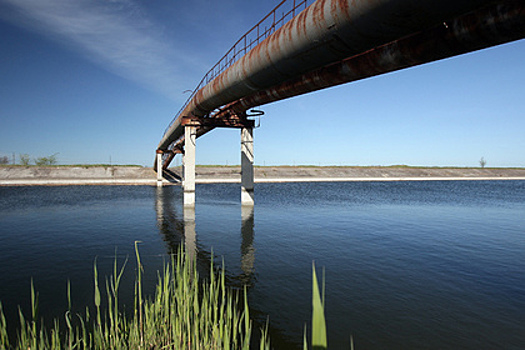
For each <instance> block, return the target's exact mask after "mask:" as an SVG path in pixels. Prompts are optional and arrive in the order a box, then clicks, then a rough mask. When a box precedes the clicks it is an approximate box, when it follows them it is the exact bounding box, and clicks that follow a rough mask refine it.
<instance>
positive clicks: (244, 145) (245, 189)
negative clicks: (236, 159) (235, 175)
mask: <svg viewBox="0 0 525 350" xmlns="http://www.w3.org/2000/svg"><path fill="white" fill-rule="evenodd" d="M253 159H254V157H253V128H242V129H241V205H254V204H255V200H254V195H253V187H254V186H253V184H254V179H253Z"/></svg>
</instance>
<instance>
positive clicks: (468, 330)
mask: <svg viewBox="0 0 525 350" xmlns="http://www.w3.org/2000/svg"><path fill="white" fill-rule="evenodd" d="M181 198H182V196H181V190H180V187H176V186H172V187H165V188H162V189H157V188H154V187H148V186H136V187H134V186H127V187H126V186H122V187H120V186H71V187H67V186H66V187H0V300H1V301H2V304H3V308H4V311H5V313H6V314H7V316H8V318H9V322H10V324H12V325H13V324H15V323H16V320H17V305H20V307H21V308H22V310H23V311H24V312H25V313H26V315H29V313H30V306H29V301H30V285H31V279H32V280H33V283H34V285H35V289H36V290H37V291H38V292H39V300H40V314H41V316H43V317H45V318H47V319H50V318H51V317H57V316H58V317H62V315H63V313H64V311H65V310H66V308H67V297H66V295H67V294H66V289H67V283H68V281H70V283H71V291H72V296H73V308H74V309H75V308H76V309H77V310H78V311H82V310H83V308H84V307H85V305H92V304H93V302H92V300H93V266H94V263H95V260H96V264H97V266H98V269H99V275H101V276H104V275H109V274H110V273H111V271H112V268H113V263H114V261H115V259H116V260H117V261H118V263H119V264H124V262H125V260H126V256H129V261H128V262H127V266H126V270H125V271H126V272H125V275H124V279H125V280H124V284H123V286H122V290H121V291H122V298H123V300H124V302H125V303H127V304H128V305H130V304H131V303H132V299H133V279H134V275H135V269H136V264H135V262H134V242H135V241H141V243H140V244H139V247H140V253H141V256H142V259H143V263H144V264H145V270H146V271H145V272H146V283H147V287H146V289H147V290H148V291H149V292H151V291H152V290H153V286H154V283H155V280H156V273H155V271H156V270H157V269H161V268H162V265H163V264H164V263H165V262H166V261H168V260H169V257H168V254H169V253H171V252H174V251H176V250H177V247H178V245H179V243H180V242H182V243H183V244H184V245H185V246H186V248H187V249H190V250H192V251H195V252H196V253H195V254H196V256H197V257H198V261H199V265H200V266H203V267H206V266H209V264H210V257H211V256H212V254H213V255H214V257H215V258H214V260H215V262H217V263H218V264H220V263H221V259H223V260H224V263H225V266H226V272H227V275H228V281H229V283H230V285H231V286H233V287H240V286H242V285H243V284H247V285H248V286H249V300H250V304H251V308H252V314H253V315H255V317H256V318H257V320H259V321H260V322H265V320H266V319H267V317H269V321H270V326H271V329H272V332H271V335H272V341H273V344H274V345H275V347H276V348H286V349H294V348H296V349H300V348H302V347H301V341H302V337H303V332H304V326H305V324H307V323H308V320H309V318H310V308H311V307H310V304H311V273H312V262H315V265H316V267H317V269H318V275H319V276H320V275H322V270H323V269H324V271H325V272H324V274H325V279H326V316H327V324H328V341H329V346H330V348H333V349H348V348H349V339H350V336H351V335H352V336H353V339H354V344H355V346H356V348H357V349H495V348H500V349H523V348H524V347H525V181H421V182H350V183H288V184H258V185H256V206H255V208H254V209H253V210H250V209H247V208H241V206H240V204H239V198H240V189H239V186H238V185H230V184H213V185H198V186H197V204H196V209H195V211H191V210H186V211H185V210H184V209H183V207H182V203H181Z"/></svg>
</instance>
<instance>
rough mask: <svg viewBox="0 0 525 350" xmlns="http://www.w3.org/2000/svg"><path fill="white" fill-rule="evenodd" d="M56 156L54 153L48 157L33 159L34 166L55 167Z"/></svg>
mask: <svg viewBox="0 0 525 350" xmlns="http://www.w3.org/2000/svg"><path fill="white" fill-rule="evenodd" d="M57 154H58V153H55V154H53V155H51V156H49V157H39V158H35V165H38V166H46V165H55V164H56V163H57Z"/></svg>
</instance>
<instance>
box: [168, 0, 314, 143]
mask: <svg viewBox="0 0 525 350" xmlns="http://www.w3.org/2000/svg"><path fill="white" fill-rule="evenodd" d="M311 2H313V0H282V1H281V2H280V3H279V4H278V5H277V6H276V7H275V8H274V9H273V10H272V11H270V12H269V13H268V14H267V15H266V16H265V17H264V18H263V19H261V20H260V21H259V22H258V23H257V24H256V25H254V26H253V27H252V28H251V29H250V30H248V31H247V32H246V33H245V34H244V35H243V36H242V37H241V38H240V39H239V40H237V42H236V43H235V44H233V46H232V47H231V48H230V49H229V50H228V52H226V54H225V55H224V56H222V57H221V59H219V61H218V62H217V63H216V64H215V65H214V66H213V67H212V68H211V69H210V70H209V71H208V72H207V73H206V74H205V75H204V77H203V78H202V79H201V81H200V82H199V84H198V85H197V87H196V88H195V89H194V90H193V91H192V93H191V95H190V97H189V98H188V99H187V100H186V102H185V103H184V105H183V106H182V107H181V109H180V110H179V111H178V112H177V114H176V115H175V117H174V118H173V119H172V120H171V122H170V123H169V125H168V127H167V128H166V129H165V130H164V134H163V135H166V133H167V132H168V130H169V128H170V127H171V126H172V125H173V123H174V122H175V120H177V118H178V117H179V116H180V114H181V113H182V111H183V110H184V108H186V106H187V105H188V103H190V101H191V99H192V98H193V96H195V94H196V93H197V91H199V90H200V89H201V88H203V87H204V86H205V85H206V84H208V83H209V82H210V81H212V80H213V79H214V78H215V77H217V76H218V75H219V74H221V73H222V72H224V71H225V70H226V69H228V68H229V67H230V66H231V65H232V64H234V63H235V62H236V61H237V60H238V59H239V58H241V57H242V56H244V55H245V54H246V53H248V51H250V50H251V49H252V48H253V47H255V46H257V45H258V44H259V43H260V42H262V41H263V40H264V39H266V38H267V37H268V36H270V35H271V34H272V33H274V32H275V31H276V30H277V29H279V28H280V27H282V26H283V24H285V23H286V22H287V21H288V20H290V19H292V18H293V17H295V15H296V13H298V12H300V11H299V10H303V9H305V8H306V7H307V6H308V3H311ZM286 5H291V8H290V9H288V10H286V11H282V10H283V9H282V8H281V7H284V6H286ZM279 10H281V11H282V12H281V14H280V15H279V14H278V13H277V12H278V11H279ZM263 26H264V27H263Z"/></svg>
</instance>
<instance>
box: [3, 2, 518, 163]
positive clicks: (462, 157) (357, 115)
mask: <svg viewBox="0 0 525 350" xmlns="http://www.w3.org/2000/svg"><path fill="white" fill-rule="evenodd" d="M278 2H279V1H277V0H271V1H269V0H265V1H257V0H221V1H214V0H192V1H178V0H75V1H71V0H45V1H42V0H0V47H1V49H0V63H1V64H0V82H1V84H0V156H4V155H7V156H9V157H10V158H11V157H12V154H13V153H14V154H15V155H16V157H17V160H18V155H19V154H29V155H31V157H42V156H48V155H51V154H55V153H58V155H57V158H58V161H59V163H60V164H78V163H85V164H89V163H109V162H110V161H111V162H112V163H113V164H140V165H146V166H151V164H152V163H153V158H154V153H155V149H156V146H157V144H158V142H159V141H160V138H161V136H162V134H163V132H164V129H165V128H166V126H167V125H168V123H169V122H170V121H171V119H172V118H173V117H174V115H175V113H176V112H177V111H178V110H179V109H180V107H181V106H182V104H183V103H184V101H185V100H186V98H187V97H188V94H187V93H184V91H185V90H188V89H193V88H194V87H195V85H197V83H198V82H199V81H200V79H201V77H202V76H203V75H204V74H205V73H206V71H207V70H208V69H209V68H211V66H213V64H215V62H216V61H217V60H218V59H219V58H220V57H221V56H222V55H223V54H224V53H225V52H226V51H227V50H228V49H229V48H230V47H231V45H232V44H233V43H234V42H235V41H236V40H237V39H238V38H239V37H240V36H241V35H243V34H244V33H245V32H246V31H247V30H248V29H250V27H251V26H253V25H254V24H255V23H256V22H257V21H258V20H259V19H261V18H262V17H263V16H264V15H265V14H266V13H267V12H268V11H270V10H271V9H272V8H273V7H274V6H275V5H276V4H277V3H278ZM524 61H525V41H524V40H521V41H517V42H514V43H510V44H506V45H502V46H498V47H495V48H489V49H486V50H483V51H478V52H474V53H470V54H467V55H463V56H459V57H455V58H451V59H447V60H443V61H439V62H434V63H431V64H427V65H424V66H419V67H414V68H411V69H407V70H404V71H400V72H395V73H391V74H387V75H383V76H379V77H374V78H371V79H366V80H362V81H359V82H355V83H351V84H346V85H343V86H339V87H334V88H330V89H326V90H323V91H319V92H315V93H311V94H308V95H303V96H299V97H295V98H292V99H289V100H285V101H280V102H276V103H273V104H270V105H266V106H263V107H262V108H261V109H262V110H264V111H265V113H266V114H265V116H264V117H263V118H262V119H261V127H260V128H258V129H256V130H255V132H254V134H255V135H254V136H255V162H256V164H259V165H281V164H290V165H294V164H295V165H299V164H312V165H393V164H407V165H414V166H416V165H420V166H479V160H480V158H481V157H484V158H485V159H486V160H487V166H497V167H501V166H516V167H525V98H524V96H525V94H524V92H525V89H524V83H523V82H524V81H525V64H524V63H523V62H524ZM239 139H240V136H239V131H238V130H225V129H216V130H214V131H213V132H211V133H209V134H207V135H205V136H203V137H202V138H199V139H198V141H197V163H199V164H229V165H232V164H239V162H240V151H239V149H240V145H239V143H240V140H239ZM176 163H180V159H177V160H176Z"/></svg>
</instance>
